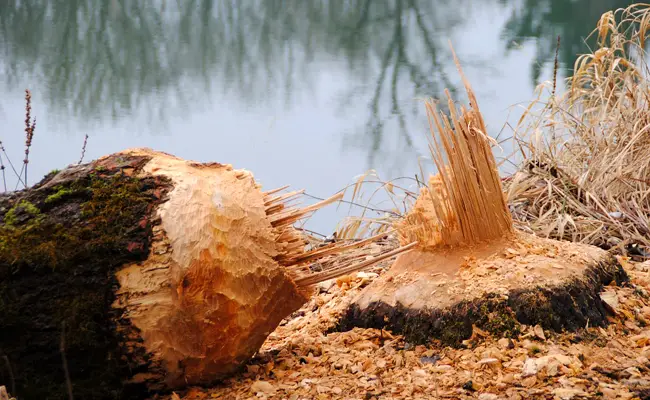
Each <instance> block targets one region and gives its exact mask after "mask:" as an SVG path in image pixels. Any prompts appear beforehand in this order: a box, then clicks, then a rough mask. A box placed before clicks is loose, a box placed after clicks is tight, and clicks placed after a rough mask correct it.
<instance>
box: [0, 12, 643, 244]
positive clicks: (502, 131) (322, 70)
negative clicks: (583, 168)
mask: <svg viewBox="0 0 650 400" xmlns="http://www.w3.org/2000/svg"><path fill="white" fill-rule="evenodd" d="M631 3H632V2H625V1H615V0H611V1H610V0H573V1H571V0H483V1H476V0H455V1H454V2H449V1H444V0H426V1H425V0H372V1H371V0H309V1H305V0H228V1H227V0H223V1H221V0H214V1H211V0H182V1H181V0H175V1H174V0H160V1H154V0H150V1H139V0H131V1H128V0H102V1H96V0H65V1H55V0H29V1H24V0H0V93H2V95H1V96H0V140H2V142H3V144H4V146H5V148H6V151H7V153H8V154H9V156H10V157H11V159H12V161H13V162H14V164H15V165H16V166H17V168H18V169H19V168H20V166H21V163H22V159H23V157H24V153H23V152H24V141H25V138H24V90H25V89H27V88H28V89H30V90H31V91H32V97H33V99H32V114H33V115H34V116H35V117H36V120H37V122H36V132H35V135H34V140H33V146H32V148H31V153H30V163H29V167H28V168H29V169H28V172H29V175H28V178H29V183H30V184H33V183H34V182H36V181H38V180H39V179H40V178H41V177H42V176H43V175H44V174H46V173H47V172H49V171H50V170H52V169H62V168H64V167H65V166H66V165H68V164H71V163H76V162H78V161H79V158H80V155H81V148H82V143H83V141H84V136H85V135H86V134H88V135H89V138H88V144H87V148H86V152H85V160H90V159H93V158H96V157H99V156H101V155H104V154H108V153H111V152H115V151H119V150H122V149H125V148H128V147H136V146H146V147H151V148H154V149H157V150H163V151H166V152H169V153H172V154H174V155H177V156H180V157H183V158H186V159H193V160H197V161H217V162H221V163H230V164H233V166H235V167H236V168H245V169H248V170H251V171H252V172H253V173H254V174H255V176H256V178H257V179H258V180H259V181H261V183H262V184H263V186H264V188H266V189H271V188H274V187H278V186H283V185H285V184H290V185H291V186H292V188H304V189H306V191H307V193H309V194H311V195H314V196H318V197H326V196H329V195H332V194H334V193H335V192H337V191H338V190H340V189H342V188H343V187H345V186H346V185H348V184H350V183H353V182H354V180H355V177H356V176H357V175H359V174H362V173H364V172H365V171H367V170H369V169H374V170H376V171H377V173H378V174H379V175H380V177H381V178H383V179H393V178H398V177H403V176H405V177H413V176H414V175H415V174H416V173H419V171H420V167H419V164H422V165H423V166H424V167H425V168H428V165H429V164H427V160H426V157H427V155H428V149H427V143H428V142H427V140H428V139H427V135H429V133H428V128H427V120H426V114H425V109H424V106H423V104H422V101H421V100H422V99H423V98H428V97H433V98H442V99H444V96H445V94H444V90H445V89H449V90H450V91H451V93H452V95H453V96H454V99H456V100H458V101H463V102H464V101H465V100H466V99H465V97H464V93H463V87H462V84H461V81H460V77H459V75H458V73H457V71H456V69H455V66H454V63H453V59H452V55H451V51H450V46H449V44H450V43H451V44H452V45H453V48H454V50H455V51H456V53H457V55H458V57H459V59H460V61H461V63H462V66H463V68H464V71H465V73H466V75H467V77H468V78H469V80H470V82H471V84H472V86H473V88H474V91H475V93H476V96H477V97H478V101H479V106H480V108H481V111H482V112H483V115H484V118H485V121H486V123H487V125H488V131H489V132H488V133H489V134H490V135H491V136H493V137H497V136H498V137H499V138H500V139H502V138H507V137H509V136H511V135H512V129H510V128H509V126H508V123H510V124H513V123H515V122H516V120H517V118H518V116H519V115H521V107H517V105H520V104H524V105H525V104H526V103H527V102H528V101H529V100H531V99H532V97H533V91H534V88H535V87H536V85H538V84H539V83H540V82H542V81H544V80H548V79H550V78H551V76H552V70H553V62H554V56H555V51H556V42H557V36H558V35H559V36H560V38H561V46H560V50H559V63H560V70H559V73H560V76H561V77H565V76H567V73H568V71H570V70H571V68H572V66H573V63H574V61H575V59H576V57H577V54H579V53H584V52H586V51H587V49H588V47H587V44H585V38H586V37H587V36H588V35H589V33H590V32H591V31H592V29H593V28H594V27H595V24H596V22H597V21H598V19H599V17H600V15H601V14H602V13H603V12H605V11H607V10H611V9H616V8H618V7H624V6H627V5H629V4H631ZM512 148H513V146H512V145H511V144H510V143H509V142H504V143H503V146H502V149H501V150H497V151H496V153H495V155H496V156H497V158H504V157H505V158H507V157H508V156H509V155H510V153H511V150H512ZM2 156H3V157H4V154H2ZM5 164H7V162H6V160H5ZM507 165H508V164H507V163H506V164H504V168H507ZM7 171H10V169H7ZM7 181H8V185H9V189H13V188H14V187H15V186H16V179H15V177H14V176H13V173H11V172H8V173H7ZM403 184H404V185H405V186H409V187H411V188H412V187H413V186H414V185H413V182H410V181H408V180H404V183H403ZM375 205H376V206H377V207H379V208H382V207H384V208H390V205H389V204H383V205H382V204H375ZM348 211H349V209H348V208H345V210H343V209H338V210H337V209H336V207H330V208H329V209H326V210H323V211H320V212H319V213H317V214H316V215H315V216H314V217H313V218H312V219H311V220H310V221H309V222H308V225H307V226H308V227H309V228H311V229H313V230H316V231H319V232H323V233H331V232H332V231H333V229H334V227H335V225H336V222H337V220H338V219H340V218H341V217H342V216H343V215H346V214H347V213H348Z"/></svg>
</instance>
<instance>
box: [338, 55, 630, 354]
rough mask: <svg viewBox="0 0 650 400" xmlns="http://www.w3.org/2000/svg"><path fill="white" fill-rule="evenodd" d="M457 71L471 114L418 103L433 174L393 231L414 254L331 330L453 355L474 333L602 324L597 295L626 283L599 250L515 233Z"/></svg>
mask: <svg viewBox="0 0 650 400" xmlns="http://www.w3.org/2000/svg"><path fill="white" fill-rule="evenodd" d="M452 50H453V49H452ZM454 57H455V55H454ZM456 64H457V67H458V70H459V71H460V73H461V76H462V78H463V81H464V83H465V88H466V91H467V94H468V98H469V101H470V107H469V109H466V108H465V107H460V110H458V109H457V107H456V105H455V104H454V102H453V100H452V99H451V96H450V95H449V92H447V99H448V106H449V109H450V113H449V116H447V115H445V114H444V113H442V112H439V111H438V110H437V107H436V105H435V103H434V102H427V103H426V109H427V113H428V116H429V124H430V129H431V134H432V138H433V140H432V144H431V145H430V150H431V155H432V157H433V160H434V162H435V164H436V166H437V169H438V174H437V175H435V176H432V177H431V178H430V179H429V184H428V186H427V187H424V188H422V189H421V191H420V195H419V197H418V199H417V201H416V203H415V205H414V206H413V208H412V209H411V210H410V211H409V213H408V214H407V215H406V217H405V218H404V219H402V220H400V221H399V222H397V223H396V228H397V231H398V236H399V238H400V241H401V243H402V244H403V245H404V244H408V243H414V242H415V243H417V244H418V245H417V248H416V249H414V250H412V251H410V252H408V253H405V254H402V255H400V256H399V257H398V258H397V259H396V261H395V262H394V264H393V265H392V266H391V268H390V270H389V271H388V272H387V273H385V274H384V275H382V276H381V278H380V279H377V280H375V281H374V282H373V283H372V284H371V285H369V286H368V287H367V288H366V289H364V290H363V291H362V292H361V293H360V295H359V296H358V297H357V298H356V299H355V301H354V302H353V304H352V305H351V306H350V308H349V309H348V311H347V313H346V314H345V315H344V316H343V318H342V319H341V321H340V323H339V329H344V330H346V329H350V328H352V327H355V326H361V327H369V328H382V329H384V328H385V329H392V330H393V331H395V332H397V333H403V334H405V336H406V338H407V340H411V341H414V342H421V343H425V342H427V341H429V340H431V339H438V340H441V341H442V342H444V343H446V344H451V345H458V344H460V343H461V342H462V341H463V340H465V339H467V338H468V337H470V335H471V334H472V330H473V326H475V325H476V326H482V327H483V328H484V329H486V330H488V331H490V332H492V333H495V334H498V335H516V334H517V332H518V330H519V328H518V326H519V325H520V324H521V323H523V324H533V325H534V324H540V325H542V326H543V327H544V328H547V329H555V330H562V329H578V328H580V327H584V326H585V324H587V323H589V324H591V325H592V326H596V325H599V324H604V323H605V322H606V310H605V307H604V306H603V304H602V301H601V300H600V297H599V295H598V293H599V292H600V290H601V289H602V286H603V284H608V283H610V282H611V281H613V280H614V281H616V282H618V283H621V282H623V281H625V280H626V279H627V277H626V275H625V272H624V271H623V269H622V267H621V266H620V265H619V264H618V262H617V261H616V259H615V258H614V257H613V256H611V255H609V254H608V253H606V252H605V251H604V250H601V249H599V248H596V247H593V246H588V245H581V244H576V243H570V242H559V241H554V240H549V239H542V238H538V237H535V236H532V235H530V234H527V233H523V232H518V231H516V230H515V229H514V228H513V222H512V217H511V215H510V212H509V209H508V206H507V204H506V200H505V196H504V194H503V190H502V187H501V179H500V177H499V173H498V170H497V166H496V161H495V159H494V155H493V154H492V149H491V139H490V138H489V137H488V136H487V133H486V127H485V123H484V121H483V118H482V115H481V113H480V110H479V108H478V103H477V100H476V97H475V96H474V93H473V92H472V89H471V87H470V85H469V83H468V82H467V80H466V79H465V77H464V76H463V74H462V69H461V68H460V64H459V63H458V60H457V59H456Z"/></svg>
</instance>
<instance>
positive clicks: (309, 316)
mask: <svg viewBox="0 0 650 400" xmlns="http://www.w3.org/2000/svg"><path fill="white" fill-rule="evenodd" d="M621 262H622V264H623V266H624V268H625V269H626V270H627V271H628V273H629V274H630V276H631V278H632V281H631V285H629V286H627V287H616V286H608V287H606V288H605V290H604V292H603V294H602V297H603V300H604V301H605V302H606V303H607V304H608V305H609V306H610V307H611V310H612V313H613V315H612V316H611V324H610V325H609V326H608V327H607V328H593V327H588V328H587V329H586V330H585V331H583V332H579V333H573V334H570V333H567V334H555V333H551V332H548V331H544V330H542V329H541V328H540V327H530V328H529V332H528V333H527V334H526V335H523V336H522V337H520V338H519V339H517V340H510V339H499V338H490V337H482V336H483V333H482V332H480V331H475V332H474V335H473V337H472V339H471V340H468V341H466V345H467V348H464V349H452V348H447V347H441V346H437V345H435V344H432V345H430V346H413V345H411V344H409V343H405V342H404V340H403V339H402V338H401V337H400V336H396V335H391V334H390V333H389V332H386V331H380V330H375V329H354V330H352V331H348V332H333V333H327V332H328V331H329V330H330V329H331V328H332V327H333V326H334V325H335V323H336V321H337V318H338V317H339V316H340V314H341V313H342V312H343V311H344V310H345V309H346V307H347V306H348V305H349V304H350V302H351V301H352V299H353V298H354V297H355V296H357V295H358V293H359V291H360V290H361V288H362V287H364V286H366V285H367V284H368V283H370V282H371V281H372V280H373V279H375V278H376V277H377V276H378V275H379V274H381V273H382V272H383V266H377V267H375V268H374V269H373V270H371V271H369V272H361V273H358V274H356V275H354V276H348V277H344V278H342V279H339V280H338V281H337V282H332V281H330V282H325V283H323V284H321V286H320V288H319V293H318V294H317V295H316V296H314V297H313V299H312V300H311V301H310V302H309V303H308V304H306V305H305V306H304V307H303V308H302V309H301V310H300V311H298V312H296V313H294V314H293V315H292V316H291V317H289V318H287V320H285V321H283V323H282V325H281V326H279V327H278V329H277V330H276V331H275V332H273V333H272V334H271V336H270V337H269V338H268V340H267V341H266V342H265V344H264V346H263V347H262V349H261V350H260V352H259V354H258V356H256V357H255V358H254V359H253V360H251V362H250V363H249V364H248V365H247V370H246V371H244V372H243V373H241V374H239V375H237V376H235V377H233V378H231V379H230V380H228V381H226V382H224V383H222V384H221V385H219V386H216V387H213V388H192V389H190V390H189V391H186V392H184V393H178V394H176V393H174V394H172V395H171V399H172V400H179V399H183V400H198V399H232V400H234V399H295V400H298V399H411V398H429V399H438V398H439V399H470V398H478V399H482V400H496V399H529V398H536V399H581V398H582V399H589V398H597V399H637V398H639V399H650V361H649V358H650V297H649V295H648V293H649V292H650V263H643V264H641V263H631V262H629V261H627V260H626V259H621ZM167 398H169V397H167Z"/></svg>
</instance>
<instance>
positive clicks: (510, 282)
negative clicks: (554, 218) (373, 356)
mask: <svg viewBox="0 0 650 400" xmlns="http://www.w3.org/2000/svg"><path fill="white" fill-rule="evenodd" d="M605 255H606V252H605V251H604V250H602V249H599V248H596V247H593V246H588V245H581V244H576V243H569V242H559V241H555V240H550V239H543V238H538V237H535V236H533V235H529V234H526V233H522V232H518V233H516V234H515V235H514V236H513V237H511V238H509V239H505V240H502V241H499V242H494V243H490V244H484V245H480V246H472V247H466V248H462V249H460V248H455V249H447V250H445V249H441V250H439V251H436V252H430V251H420V250H413V251H411V252H409V253H406V254H403V255H400V256H399V257H398V259H397V260H396V261H395V264H394V265H393V266H392V267H391V269H390V270H389V271H388V272H387V273H386V275H387V276H386V277H385V278H384V279H381V280H377V281H375V282H374V283H373V284H372V285H371V286H370V287H368V288H367V290H365V291H364V292H362V293H361V294H360V296H359V297H358V298H357V299H356V301H355V304H357V305H358V306H359V307H360V308H361V309H364V308H366V307H368V305H369V304H371V303H373V302H383V303H386V304H389V305H392V306H395V305H397V304H398V303H399V304H401V305H402V306H404V307H407V308H411V309H413V308H415V309H418V308H419V309H423V308H436V309H444V308H447V307H449V306H452V305H454V304H456V303H458V302H460V301H463V300H473V299H477V298H479V297H481V296H483V295H485V294H488V293H496V294H503V295H507V294H508V293H509V292H511V291H512V290H516V289H526V288H532V287H537V286H555V285H557V284H560V283H562V282H566V281H568V280H569V279H571V278H573V277H578V276H583V274H584V272H585V270H586V269H587V268H588V267H589V266H593V265H594V264H595V263H598V262H599V261H601V260H602V259H603V258H604V257H605Z"/></svg>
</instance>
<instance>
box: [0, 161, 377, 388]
mask: <svg viewBox="0 0 650 400" xmlns="http://www.w3.org/2000/svg"><path fill="white" fill-rule="evenodd" d="M283 189H284V188H283ZM299 194H300V192H290V193H280V190H273V191H269V192H263V191H262V190H261V187H260V186H259V184H257V183H256V182H255V180H254V178H253V176H252V174H251V173H249V172H247V171H244V170H235V169H233V168H232V167H231V166H229V165H222V164H218V163H207V164H201V163H195V162H191V161H185V160H181V159H179V158H176V157H174V156H171V155H169V154H165V153H160V152H155V151H152V150H148V149H131V150H127V151H124V152H121V153H117V154H112V155H109V156H106V157H103V158H100V159H99V160H96V161H93V162H90V163H88V164H84V165H78V166H72V167H69V168H67V169H65V170H63V171H61V172H52V173H50V174H49V175H48V176H46V177H45V178H44V179H43V180H42V181H41V182H40V183H39V184H37V185H36V186H34V187H33V188H30V189H28V190H24V191H20V192H14V193H10V194H5V195H2V196H0V221H1V223H0V378H1V379H2V383H3V384H5V385H6V386H7V387H8V389H9V390H10V392H11V393H12V394H13V395H15V396H17V397H18V398H21V399H39V400H40V399H67V398H68V392H69V391H71V392H72V394H73V395H74V397H75V398H77V399H131V398H142V396H144V395H145V394H146V393H151V392H153V391H161V390H163V391H164V390H169V389H173V388H179V387H183V386H185V385H188V384H192V385H194V384H208V383H211V382H214V381H217V380H219V379H221V378H223V377H225V376H228V375H229V374H231V373H233V372H235V371H237V370H238V368H239V367H241V366H242V365H243V364H244V363H245V362H246V361H247V360H248V359H249V358H250V357H252V356H253V355H254V353H255V352H256V351H257V350H258V349H259V348H260V346H261V345H262V343H263V342H264V340H265V339H266V337H267V336H268V335H269V334H270V333H271V332H272V331H273V330H274V329H275V328H276V326H277V325H278V324H279V323H280V322H281V320H282V319H283V318H285V317H286V316H288V315H289V314H291V313H292V312H293V311H295V310H297V309H298V308H300V307H301V306H302V305H303V304H304V303H305V302H306V301H307V299H308V297H309V295H310V293H311V286H310V285H312V284H314V283H317V282H319V281H320V280H322V279H325V278H329V277H331V276H337V275H338V274H340V273H339V272H337V270H336V268H334V269H332V268H330V269H326V270H324V271H323V272H320V273H319V274H321V275H319V274H310V273H309V261H312V260H314V259H318V258H319V257H322V256H330V257H331V256H332V254H336V253H337V252H341V251H345V250H346V248H348V247H354V246H352V245H347V247H346V245H339V244H330V245H326V246H323V247H320V248H317V249H315V250H310V251H307V250H306V246H305V240H304V237H303V236H302V235H301V234H300V232H299V231H297V230H296V229H294V228H293V223H294V222H295V221H297V220H299V219H300V218H303V217H304V216H305V215H308V214H309V213H310V212H313V211H314V210H316V209H318V208H319V207H321V206H323V205H325V204H328V203H330V202H332V201H334V200H336V199H338V198H339V197H340V196H336V197H334V198H331V199H328V200H326V201H324V202H321V203H318V204H315V205H312V206H309V207H305V208H302V209H301V208H296V207H292V206H289V205H288V204H287V201H290V200H292V199H295V198H296V196H297V195H299ZM369 240H373V238H370V239H369ZM367 264H368V263H366V264H364V265H361V266H359V267H360V268H361V267H363V266H365V265H367ZM350 268H352V269H354V268H356V267H355V266H354V265H352V266H350V265H347V266H346V268H344V270H349V269H350ZM321 276H323V278H322V279H321V278H320V277H321Z"/></svg>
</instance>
